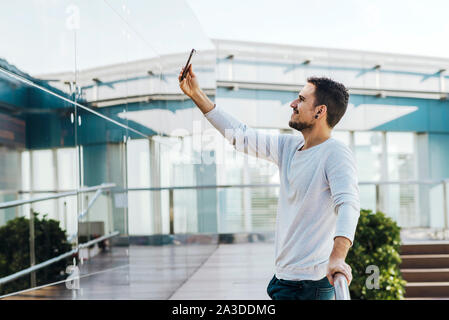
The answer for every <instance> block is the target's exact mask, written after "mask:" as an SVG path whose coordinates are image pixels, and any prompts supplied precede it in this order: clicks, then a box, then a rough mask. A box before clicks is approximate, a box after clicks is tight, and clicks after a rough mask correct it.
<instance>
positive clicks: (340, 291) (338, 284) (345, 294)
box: [334, 272, 351, 300]
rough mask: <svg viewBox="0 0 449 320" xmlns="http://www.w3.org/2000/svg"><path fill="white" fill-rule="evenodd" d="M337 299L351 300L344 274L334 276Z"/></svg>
mask: <svg viewBox="0 0 449 320" xmlns="http://www.w3.org/2000/svg"><path fill="white" fill-rule="evenodd" d="M334 287H335V299H336V300H351V294H350V293H349V286H348V281H347V280H346V277H345V276H344V274H343V273H340V272H338V273H336V274H335V276H334Z"/></svg>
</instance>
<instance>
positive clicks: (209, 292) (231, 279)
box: [170, 243, 274, 300]
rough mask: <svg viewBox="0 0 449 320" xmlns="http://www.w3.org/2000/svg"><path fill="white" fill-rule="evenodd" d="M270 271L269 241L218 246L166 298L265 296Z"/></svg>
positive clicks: (270, 248) (272, 260) (263, 298)
mask: <svg viewBox="0 0 449 320" xmlns="http://www.w3.org/2000/svg"><path fill="white" fill-rule="evenodd" d="M273 270H274V244H272V243H268V244H267V243H245V244H225V245H220V246H219V247H218V248H217V249H216V250H215V252H214V253H213V254H212V255H211V256H210V257H209V259H207V261H206V262H205V263H204V264H203V265H202V266H201V267H200V268H199V269H198V270H197V271H196V272H195V273H194V274H193V275H192V276H191V277H190V278H189V279H188V280H187V281H186V282H185V283H184V284H183V285H182V286H181V287H180V288H179V289H178V290H176V292H175V293H174V294H173V295H172V296H171V297H170V299H187V300H196V299H198V300H216V299H224V300H227V299H236V300H240V299H242V300H243V299H251V300H265V299H269V297H268V295H267V293H266V288H267V285H268V282H269V281H270V279H271V278H272V277H273Z"/></svg>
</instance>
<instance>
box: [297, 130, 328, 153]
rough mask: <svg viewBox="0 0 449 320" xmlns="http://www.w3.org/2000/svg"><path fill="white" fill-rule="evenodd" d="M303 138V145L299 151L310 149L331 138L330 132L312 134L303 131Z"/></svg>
mask: <svg viewBox="0 0 449 320" xmlns="http://www.w3.org/2000/svg"><path fill="white" fill-rule="evenodd" d="M302 135H303V136H304V141H305V142H304V145H303V146H302V148H301V149H299V150H306V149H309V148H312V147H313V146H316V145H319V144H321V143H323V142H324V141H326V140H327V139H329V138H330V137H331V130H328V131H327V130H326V131H322V132H312V131H304V132H302Z"/></svg>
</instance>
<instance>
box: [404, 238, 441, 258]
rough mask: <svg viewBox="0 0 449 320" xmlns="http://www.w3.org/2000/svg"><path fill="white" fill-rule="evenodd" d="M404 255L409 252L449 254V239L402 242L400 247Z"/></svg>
mask: <svg viewBox="0 0 449 320" xmlns="http://www.w3.org/2000/svg"><path fill="white" fill-rule="evenodd" d="M400 253H401V254H402V255H408V254H449V242H448V241H432V242H421V243H407V244H402V245H401V248H400Z"/></svg>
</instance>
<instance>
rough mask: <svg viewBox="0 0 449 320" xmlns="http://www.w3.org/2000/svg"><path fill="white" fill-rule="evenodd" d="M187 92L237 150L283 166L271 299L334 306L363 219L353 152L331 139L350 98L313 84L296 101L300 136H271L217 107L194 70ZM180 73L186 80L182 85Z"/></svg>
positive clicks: (329, 83) (328, 83)
mask: <svg viewBox="0 0 449 320" xmlns="http://www.w3.org/2000/svg"><path fill="white" fill-rule="evenodd" d="M188 68H189V69H188V72H187V76H186V78H185V79H183V80H182V81H180V88H181V90H182V91H183V92H184V93H185V94H186V95H187V96H189V97H190V98H191V99H192V100H193V101H194V102H195V104H196V105H197V106H198V107H199V109H200V110H201V111H202V112H203V114H204V115H205V117H206V118H207V119H208V121H209V122H210V123H211V124H212V125H213V126H214V127H215V128H216V129H218V130H219V131H220V133H221V134H223V135H224V136H225V138H226V139H227V140H229V141H230V142H231V143H232V144H233V145H234V146H235V148H236V149H237V150H242V151H244V152H246V153H248V154H255V155H257V156H259V157H262V158H264V159H267V160H270V161H272V162H274V163H276V164H277V165H278V166H279V174H280V181H281V185H280V192H279V201H278V211H277V218H276V236H275V270H276V273H275V275H274V276H273V278H272V280H271V281H270V283H269V285H268V288H267V293H268V295H269V296H270V297H271V298H272V299H274V300H277V299H299V300H308V299H317V300H329V299H334V297H335V290H334V287H333V276H334V275H335V274H336V273H342V274H343V275H344V276H345V277H346V279H347V281H348V285H349V284H350V282H351V280H352V273H351V268H350V266H349V265H348V264H346V263H345V259H346V255H347V253H348V250H349V248H350V247H351V246H352V242H353V240H354V233H355V229H356V226H357V221H358V218H359V214H360V201H359V189H358V182H357V170H356V166H355V161H354V157H353V155H352V152H351V151H350V149H349V148H348V147H346V146H345V145H344V144H343V143H341V142H339V141H337V140H335V139H333V138H331V131H332V129H333V128H334V127H335V125H336V124H337V123H338V122H339V120H340V119H341V117H343V115H344V113H345V111H346V108H347V104H348V99H349V95H348V93H347V90H346V88H345V87H344V86H343V85H342V84H340V83H337V82H335V81H333V80H330V79H328V78H309V79H308V81H307V84H306V85H305V86H304V87H303V88H302V90H301V92H300V93H299V95H298V98H297V99H296V100H294V101H293V102H291V104H290V107H291V108H292V110H293V113H292V115H291V118H290V122H289V126H290V127H291V128H293V129H296V130H298V131H300V132H301V135H299V136H297V135H291V134H281V135H276V136H272V135H266V134H263V133H260V132H258V131H257V130H254V129H252V128H249V127H247V126H246V125H244V124H242V123H241V122H240V121H238V120H237V119H235V118H234V117H232V116H230V115H229V114H227V113H225V112H224V111H223V110H221V109H220V108H219V107H218V106H216V105H215V104H214V103H213V102H212V101H211V100H210V99H209V98H208V97H207V96H206V95H205V94H204V92H203V91H202V90H201V89H200V88H199V85H198V81H197V78H196V76H195V73H194V72H193V69H192V65H189V66H188ZM182 72H183V70H181V73H180V76H179V80H181V74H182Z"/></svg>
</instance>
